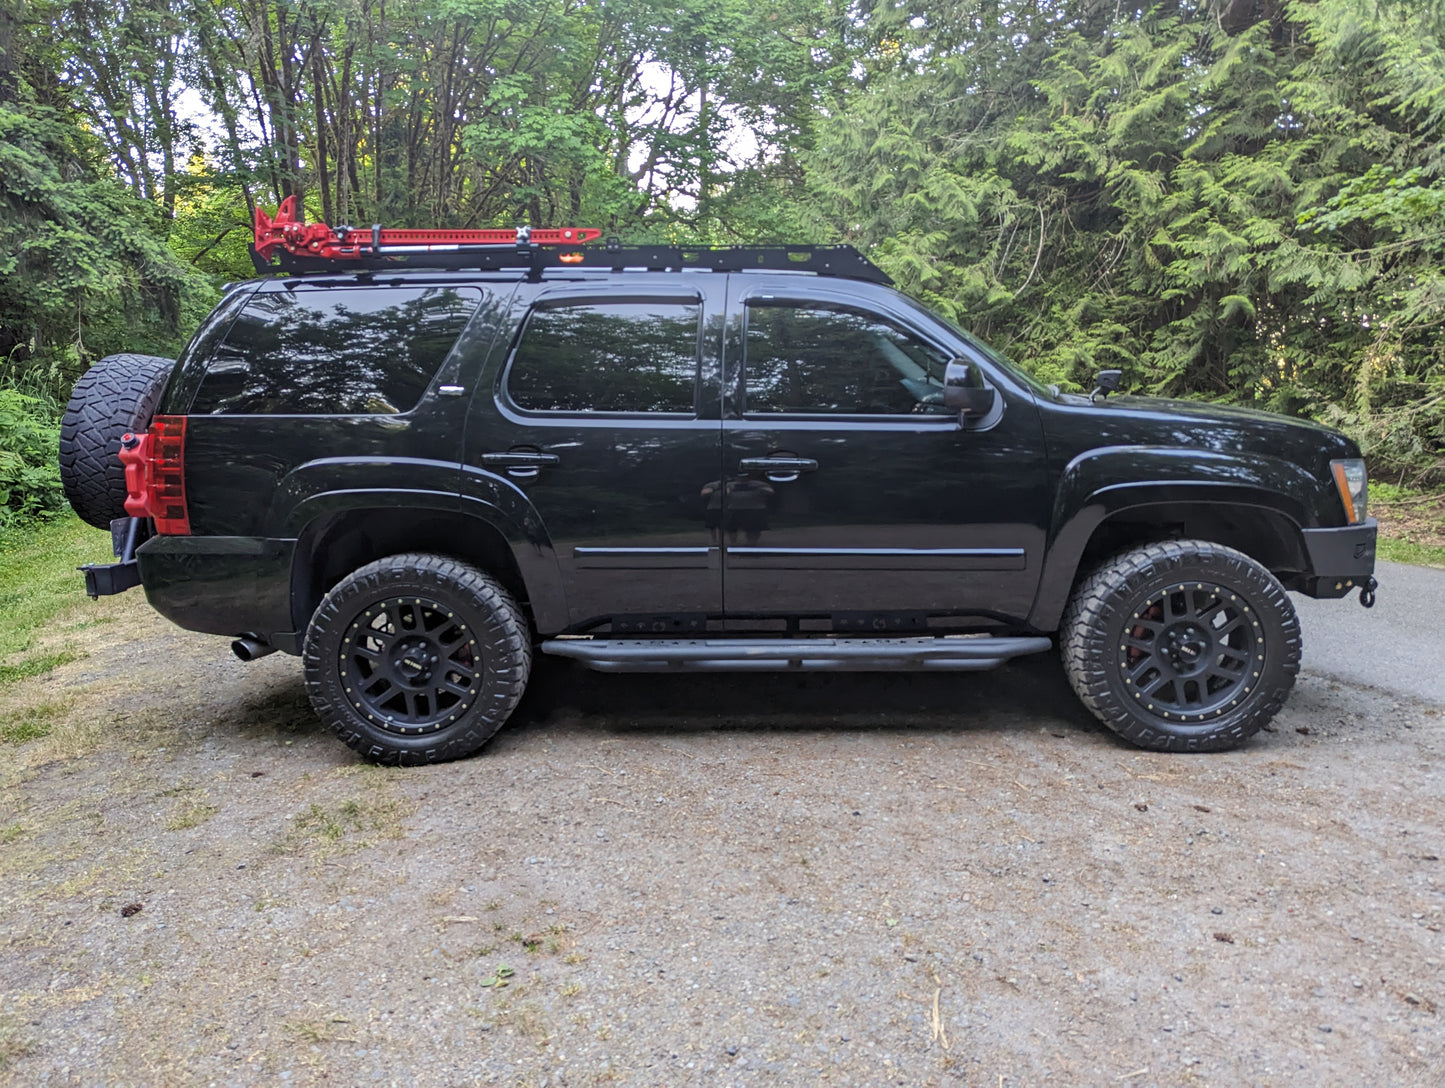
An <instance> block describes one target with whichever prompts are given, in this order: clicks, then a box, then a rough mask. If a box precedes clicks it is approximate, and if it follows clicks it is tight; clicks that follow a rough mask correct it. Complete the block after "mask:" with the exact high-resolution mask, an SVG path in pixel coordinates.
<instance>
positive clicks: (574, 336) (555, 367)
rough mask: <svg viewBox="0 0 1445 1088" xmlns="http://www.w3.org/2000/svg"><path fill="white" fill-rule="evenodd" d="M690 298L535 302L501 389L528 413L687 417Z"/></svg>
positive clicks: (697, 310) (694, 328) (693, 308)
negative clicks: (534, 307)
mask: <svg viewBox="0 0 1445 1088" xmlns="http://www.w3.org/2000/svg"><path fill="white" fill-rule="evenodd" d="M700 316H701V307H700V306H699V305H698V304H697V303H695V302H687V303H683V302H645V301H636V302H624V301H619V302H605V303H604V302H586V303H574V302H567V303H559V304H553V305H543V306H539V307H538V308H537V309H535V310H533V311H532V314H531V316H530V317H529V318H528V319H527V325H526V328H525V329H524V330H523V332H522V339H521V342H520V343H519V344H518V345H517V350H516V353H515V354H514V356H513V358H512V365H511V368H510V369H509V370H508V373H507V394H508V396H509V397H511V399H512V402H513V403H514V404H516V405H517V407H519V408H522V409H525V410H526V411H530V412H622V413H638V412H661V413H686V414H687V415H692V414H693V410H694V402H695V400H696V389H697V359H698V320H699V318H700Z"/></svg>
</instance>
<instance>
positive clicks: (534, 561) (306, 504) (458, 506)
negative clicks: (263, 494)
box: [272, 458, 567, 633]
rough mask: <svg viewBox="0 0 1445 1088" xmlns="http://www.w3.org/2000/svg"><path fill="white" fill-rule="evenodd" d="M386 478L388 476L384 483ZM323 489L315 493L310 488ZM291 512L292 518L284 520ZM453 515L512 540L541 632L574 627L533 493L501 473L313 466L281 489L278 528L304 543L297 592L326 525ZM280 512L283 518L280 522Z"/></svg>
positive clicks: (414, 466) (345, 462) (369, 463)
mask: <svg viewBox="0 0 1445 1088" xmlns="http://www.w3.org/2000/svg"><path fill="white" fill-rule="evenodd" d="M378 477H381V478H380V479H378ZM312 483H315V484H318V485H320V486H317V487H315V488H314V489H313V487H311V486H308V485H309V484H312ZM281 509H284V511H285V512H284V514H280V511H281ZM387 509H395V510H396V511H398V513H399V514H400V513H403V512H414V511H428V512H434V513H438V514H450V515H453V516H459V517H462V518H465V519H468V520H471V521H476V522H480V523H481V524H483V525H486V526H487V527H489V528H490V529H492V530H493V531H495V532H496V533H498V534H500V535H501V537H502V538H503V539H504V540H505V541H506V543H507V546H508V548H509V550H510V551H511V555H512V560H513V562H515V563H516V565H517V570H518V572H519V573H520V574H521V577H522V582H523V586H524V588H525V590H526V593H527V598H528V603H529V604H530V606H531V610H532V618H533V621H534V623H535V624H536V627H537V630H538V631H539V632H544V633H545V632H550V631H557V630H561V629H562V628H563V627H565V626H566V624H567V602H566V596H565V594H564V592H563V588H562V574H561V569H560V567H559V566H558V563H557V556H556V551H555V549H554V548H553V546H552V540H551V537H550V536H549V535H548V533H547V529H546V526H545V524H544V523H543V521H542V519H541V516H540V515H539V514H538V513H537V510H536V508H535V507H534V506H533V505H532V503H531V500H530V499H528V498H527V495H526V493H525V492H523V491H522V490H521V489H520V488H518V487H517V486H516V485H515V484H513V483H512V482H511V481H509V480H507V479H505V478H503V477H501V476H497V475H495V474H494V473H490V472H485V471H482V470H479V469H473V468H464V467H463V466H460V465H458V464H456V463H454V462H452V463H447V462H419V461H410V460H408V461H398V460H397V459H395V458H346V459H340V458H338V459H325V460H322V461H312V462H308V463H306V464H304V465H300V466H298V467H297V468H296V469H295V470H294V471H293V472H291V473H290V474H288V476H287V478H286V480H284V481H283V482H282V486H281V487H280V488H278V489H277V500H276V502H275V503H274V504H273V506H272V512H273V519H274V520H272V524H277V525H278V526H279V528H280V530H281V531H280V533H279V534H278V535H280V536H284V537H288V538H292V539H295V540H296V541H297V548H296V553H295V555H296V558H295V560H294V561H293V571H292V586H293V591H294V589H295V587H296V577H297V572H298V571H299V570H300V569H301V564H302V563H303V562H305V561H307V560H308V559H309V555H310V548H309V547H307V545H306V541H307V539H308V537H309V536H310V535H311V534H313V533H314V532H315V531H316V530H317V527H318V526H319V525H320V524H322V523H323V522H324V521H325V520H327V519H329V518H331V517H334V516H336V515H339V514H345V513H348V512H350V511H354V510H387ZM278 514H280V516H279V517H278V516H275V515H278Z"/></svg>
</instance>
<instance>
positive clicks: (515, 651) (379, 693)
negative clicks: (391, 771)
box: [303, 555, 532, 764]
mask: <svg viewBox="0 0 1445 1088" xmlns="http://www.w3.org/2000/svg"><path fill="white" fill-rule="evenodd" d="M303 660H304V667H305V672H306V686H307V690H308V693H309V694H310V696H311V705H312V706H313V707H314V708H315V710H316V713H317V715H319V716H320V718H321V719H322V720H323V721H324V722H326V724H327V725H329V726H330V727H331V728H332V729H333V730H334V731H335V732H336V733H337V735H339V736H340V737H341V739H342V740H344V741H345V742H346V743H347V744H349V745H350V746H351V747H352V748H355V749H356V750H357V751H358V752H360V753H362V755H364V756H365V757H366V758H367V759H371V760H374V761H376V762H378V763H403V764H414V763H436V762H440V761H442V760H448V759H457V758H459V757H461V756H466V755H470V754H471V753H472V752H475V751H476V750H477V749H478V748H480V747H481V746H482V745H483V744H485V743H486V741H487V740H488V739H489V738H490V737H491V736H492V734H494V733H495V732H496V731H497V730H498V729H500V728H501V727H502V725H503V723H505V722H506V720H507V717H508V716H509V715H510V714H511V713H512V710H513V708H515V707H516V705H517V701H518V700H519V699H520V698H521V697H522V692H523V690H524V689H525V688H526V686H527V676H528V674H529V673H530V671H531V666H532V644H531V640H530V637H529V633H528V627H527V621H526V618H525V617H524V616H523V614H522V610H521V608H520V607H519V606H518V605H517V602H516V601H515V600H514V599H513V597H512V595H511V594H510V593H508V592H507V590H506V589H505V588H503V586H502V585H501V584H500V583H499V582H497V581H496V580H495V579H494V578H492V577H491V576H490V575H488V574H484V573H483V572H481V571H479V570H477V569H476V568H474V567H470V566H467V565H466V564H465V563H461V562H458V561H457V560H454V559H447V558H445V557H442V556H437V555H393V556H389V557H387V558H386V559H379V560H377V561H376V562H374V563H368V564H367V565H366V566H364V567H361V568H360V569H358V570H356V571H354V572H352V573H351V574H349V575H347V576H346V577H345V578H343V579H342V580H341V581H340V582H338V583H337V584H336V585H335V586H334V587H333V588H332V589H331V591H330V592H329V593H327V594H326V596H325V598H324V599H323V600H322V602H321V604H320V605H319V606H318V607H317V609H316V614H315V615H314V616H313V617H312V619H311V625H310V627H309V628H308V629H307V632H306V644H305V648H304V650H303Z"/></svg>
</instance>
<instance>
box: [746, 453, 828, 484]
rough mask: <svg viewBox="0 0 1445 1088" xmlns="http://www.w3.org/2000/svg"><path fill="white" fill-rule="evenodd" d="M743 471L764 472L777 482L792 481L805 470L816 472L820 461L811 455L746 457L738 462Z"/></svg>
mask: <svg viewBox="0 0 1445 1088" xmlns="http://www.w3.org/2000/svg"><path fill="white" fill-rule="evenodd" d="M738 468H739V469H741V470H742V471H743V472H763V473H766V474H767V477H768V479H769V480H771V481H772V482H773V483H775V484H786V483H792V481H794V480H796V479H797V478H798V477H799V476H800V475H801V474H803V473H804V472H816V471H817V469H818V462H817V461H815V460H813V459H812V458H811V457H744V458H743V459H742V460H741V461H739V462H738Z"/></svg>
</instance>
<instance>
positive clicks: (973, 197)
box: [804, 0, 1445, 480]
mask: <svg viewBox="0 0 1445 1088" xmlns="http://www.w3.org/2000/svg"><path fill="white" fill-rule="evenodd" d="M1441 11H1442V8H1441V6H1440V5H1439V4H1437V3H1420V4H1405V3H1375V2H1373V0H1317V2H1304V0H1299V2H1294V3H1279V2H1272V0H1254V2H1239V3H1229V4H1213V3H1211V4H1206V5H1195V4H1189V3H1177V2H1167V0H1165V2H1160V3H1156V4H1153V5H1152V6H1150V7H1147V8H1129V7H1126V8H1120V9H1115V8H1114V7H1113V6H1112V5H1096V4H1089V3H1084V2H1078V3H1065V4H1059V5H1047V6H1045V5H1038V4H1034V3H1032V2H1029V0H1003V2H1001V3H1000V2H994V0H961V2H959V3H956V4H951V5H946V6H943V7H939V6H933V5H929V6H925V5H921V4H920V5H904V6H903V7H901V8H893V9H889V10H887V11H884V10H881V9H874V10H872V11H871V13H870V15H871V17H870V19H869V21H868V24H867V29H868V30H870V31H871V33H872V37H871V39H870V41H869V42H868V45H867V48H866V49H865V50H864V52H863V55H862V58H861V60H860V64H861V65H862V67H863V68H864V70H865V71H866V85H865V87H864V89H863V90H862V91H861V92H859V93H854V94H853V95H851V97H850V98H849V100H848V101H847V102H846V103H844V104H843V106H842V108H840V109H838V110H836V111H833V112H831V113H830V114H829V115H828V116H827V117H826V118H825V119H823V120H822V121H820V123H819V128H818V134H819V135H818V139H817V141H816V143H815V145H814V146H813V147H812V148H811V149H810V150H809V151H807V152H806V153H805V156H804V162H805V164H806V166H807V167H808V168H809V169H808V178H807V180H808V189H809V193H810V198H811V201H812V203H813V204H814V206H816V207H818V208H825V209H829V211H828V212H827V217H828V223H829V225H830V227H831V229H832V231H833V232H835V233H836V234H837V235H841V236H843V237H845V238H848V239H850V240H854V241H856V242H859V243H861V244H863V245H864V246H867V247H869V248H870V249H871V250H872V252H873V254H874V255H875V257H876V258H877V259H878V260H879V262H880V263H881V264H882V265H883V266H884V267H885V268H886V269H887V270H888V271H889V272H890V273H892V274H893V275H894V277H895V278H896V279H897V280H898V281H899V283H900V285H901V286H902V287H903V288H904V289H905V290H908V291H910V292H912V293H914V294H917V295H920V296H921V297H923V298H925V299H926V300H927V301H928V302H930V303H932V304H933V305H934V306H935V307H936V308H938V309H940V310H942V311H944V312H945V313H947V314H949V316H952V317H954V318H955V319H956V320H958V321H959V322H961V323H963V324H965V325H968V326H970V327H972V328H974V329H975V330H977V331H979V332H980V333H981V334H982V335H984V336H985V337H986V338H988V339H990V340H992V341H993V342H994V343H995V344H997V345H999V346H1000V347H1002V348H1004V349H1005V350H1007V351H1008V352H1009V353H1010V354H1012V355H1013V356H1014V357H1015V358H1017V359H1019V360H1020V361H1021V362H1023V363H1024V364H1025V365H1027V366H1029V367H1030V368H1031V369H1033V370H1034V371H1035V372H1036V373H1037V374H1039V376H1040V377H1043V378H1045V379H1046V380H1049V381H1055V382H1059V383H1060V384H1062V385H1064V386H1065V387H1070V388H1079V387H1082V386H1084V385H1085V384H1086V383H1087V382H1088V381H1089V379H1090V377H1091V376H1092V374H1093V373H1094V371H1096V370H1098V369H1100V368H1103V367H1106V366H1118V367H1122V368H1123V369H1124V371H1125V375H1126V382H1127V383H1128V385H1129V386H1131V387H1132V388H1134V389H1136V390H1143V391H1148V392H1154V393H1161V394H1167V395H1176V396H1205V397H1210V398H1218V399H1225V400H1230V401H1235V402H1240V403H1246V404H1255V405H1259V406H1264V407H1270V408H1275V409H1278V410H1282V411H1288V412H1302V413H1309V414H1313V415H1315V416H1318V417H1320V418H1324V419H1326V420H1329V421H1331V422H1335V423H1338V424H1340V425H1343V426H1345V427H1346V428H1348V429H1350V430H1351V431H1353V432H1354V433H1355V434H1356V436H1357V437H1359V438H1360V440H1361V441H1362V443H1363V445H1364V446H1365V448H1366V449H1367V451H1368V453H1369V454H1370V456H1371V457H1372V459H1373V460H1374V461H1375V462H1376V464H1377V465H1379V466H1382V467H1390V468H1392V469H1396V470H1404V471H1407V472H1409V473H1413V474H1414V475H1416V476H1417V477H1418V478H1420V479H1432V478H1433V479H1437V480H1442V479H1445V356H1442V354H1441V352H1442V350H1445V349H1442V347H1441V338H1440V337H1439V335H1438V333H1439V330H1440V328H1441V326H1442V324H1445V280H1442V276H1445V227H1442V226H1441V223H1442V215H1441V213H1442V211H1445V179H1442V166H1445V154H1442V147H1445V141H1442V136H1445V125H1442V121H1445V94H1441V92H1440V88H1441V87H1445V37H1442V22H1441Z"/></svg>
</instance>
